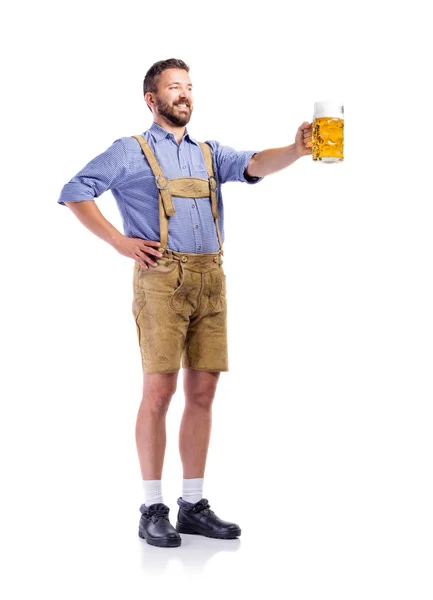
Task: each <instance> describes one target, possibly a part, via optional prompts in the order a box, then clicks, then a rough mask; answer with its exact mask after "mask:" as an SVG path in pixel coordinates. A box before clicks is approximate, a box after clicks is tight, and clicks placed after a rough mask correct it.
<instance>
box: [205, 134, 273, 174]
mask: <svg viewBox="0 0 433 600" xmlns="http://www.w3.org/2000/svg"><path fill="white" fill-rule="evenodd" d="M207 143H208V144H209V145H210V147H211V148H212V155H213V157H214V166H215V167H216V172H217V181H218V182H219V183H226V182H227V181H242V182H244V183H250V184H252V183H257V182H259V181H262V179H263V177H248V178H246V177H245V171H246V168H247V167H248V163H249V162H250V160H251V157H252V156H254V154H257V152H258V150H241V151H237V150H234V149H233V148H231V147H230V146H222V145H221V144H220V143H219V142H216V141H215V140H209V141H208V142H207Z"/></svg>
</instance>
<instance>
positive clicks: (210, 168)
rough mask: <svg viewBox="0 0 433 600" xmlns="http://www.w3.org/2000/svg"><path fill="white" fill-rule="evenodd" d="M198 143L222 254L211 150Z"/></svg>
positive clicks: (204, 144) (207, 146)
mask: <svg viewBox="0 0 433 600" xmlns="http://www.w3.org/2000/svg"><path fill="white" fill-rule="evenodd" d="M199 143H200V148H201V151H202V152H203V156H204V162H205V165H206V170H207V174H208V175H209V191H210V199H211V204H212V214H213V218H214V220H215V227H216V232H217V236H218V243H219V245H220V252H221V254H224V252H223V241H222V238H221V232H220V227H219V223H218V219H219V218H220V216H219V213H218V198H217V194H216V190H217V180H216V179H215V174H214V170H213V163H212V152H211V149H210V146H209V144H206V143H203V142H199Z"/></svg>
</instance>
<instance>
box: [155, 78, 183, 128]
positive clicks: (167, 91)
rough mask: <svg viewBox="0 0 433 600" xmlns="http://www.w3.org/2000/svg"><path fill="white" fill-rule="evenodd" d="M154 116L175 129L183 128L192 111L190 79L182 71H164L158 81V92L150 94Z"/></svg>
mask: <svg viewBox="0 0 433 600" xmlns="http://www.w3.org/2000/svg"><path fill="white" fill-rule="evenodd" d="M152 96H153V99H154V102H155V104H154V106H155V111H156V114H158V115H161V116H162V117H164V118H165V119H166V120H167V121H168V122H169V123H171V124H172V125H175V126H177V127H184V126H185V125H186V124H187V123H189V120H190V119H191V114H192V110H193V98H192V84H191V79H190V78H189V75H188V73H187V72H186V71H184V70H183V69H166V70H165V71H163V72H162V73H161V77H160V79H159V81H158V91H157V92H156V94H152Z"/></svg>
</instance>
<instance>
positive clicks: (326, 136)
mask: <svg viewBox="0 0 433 600" xmlns="http://www.w3.org/2000/svg"><path fill="white" fill-rule="evenodd" d="M343 159H344V106H342V105H341V104H340V103H339V102H333V101H325V102H315V103H314V116H313V160H318V161H320V162H324V163H334V162H342V161H343Z"/></svg>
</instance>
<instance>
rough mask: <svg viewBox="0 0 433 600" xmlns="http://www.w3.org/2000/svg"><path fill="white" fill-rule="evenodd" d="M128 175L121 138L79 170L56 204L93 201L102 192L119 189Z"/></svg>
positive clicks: (123, 144) (126, 157) (65, 186)
mask: <svg viewBox="0 0 433 600" xmlns="http://www.w3.org/2000/svg"><path fill="white" fill-rule="evenodd" d="M128 174H129V168H128V155H127V152H126V148H125V143H124V141H123V139H122V138H120V139H118V140H116V141H115V142H113V144H112V145H111V146H110V147H109V148H107V150H105V152H103V153H102V154H99V155H98V156H96V157H95V158H93V159H92V160H91V161H90V162H89V163H87V165H86V166H85V167H83V168H82V169H81V171H79V172H78V173H77V174H76V175H75V176H74V177H73V178H72V179H71V180H70V181H69V182H68V183H67V184H65V185H64V186H63V188H62V191H61V193H60V197H59V199H58V200H57V202H58V203H59V204H61V205H63V206H66V205H65V201H67V202H83V201H84V200H94V199H95V198H98V196H100V195H101V194H102V193H103V192H106V191H107V190H109V189H112V188H116V187H119V186H120V185H121V184H122V183H123V182H124V181H125V179H126V178H127V176H128Z"/></svg>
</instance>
